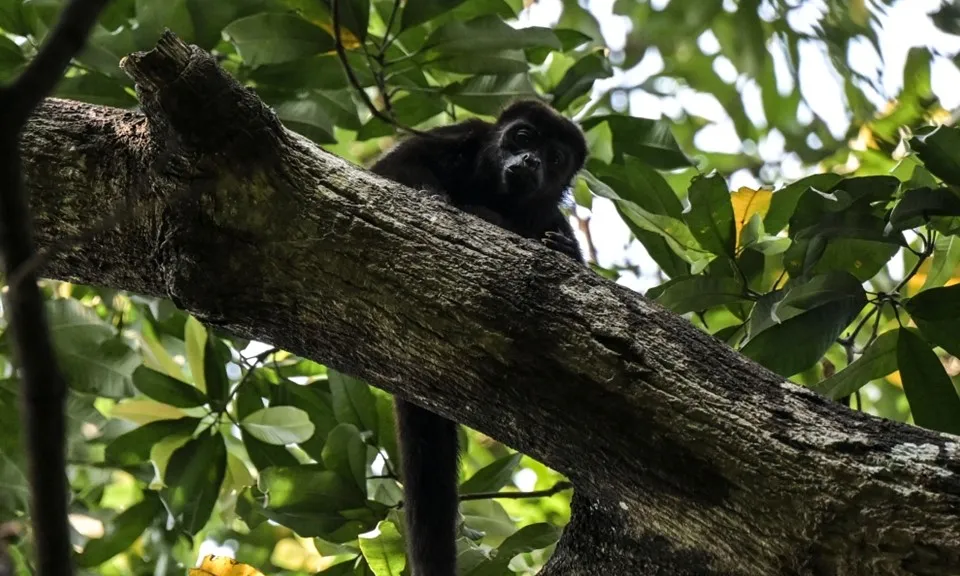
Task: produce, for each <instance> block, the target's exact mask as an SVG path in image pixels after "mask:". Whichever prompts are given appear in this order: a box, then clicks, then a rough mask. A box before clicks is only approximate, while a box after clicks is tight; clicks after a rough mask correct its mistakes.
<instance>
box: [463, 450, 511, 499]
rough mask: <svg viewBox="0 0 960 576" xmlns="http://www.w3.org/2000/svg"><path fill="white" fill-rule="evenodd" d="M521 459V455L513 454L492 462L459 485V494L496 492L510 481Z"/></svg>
mask: <svg viewBox="0 0 960 576" xmlns="http://www.w3.org/2000/svg"><path fill="white" fill-rule="evenodd" d="M521 458H523V454H520V453H514V454H510V455H509V456H504V457H503V458H498V459H497V460H494V461H493V462H491V463H490V464H487V465H486V466H484V467H483V468H481V469H479V470H477V472H476V474H474V475H473V476H471V477H470V478H468V479H467V480H466V481H464V483H463V484H461V485H460V492H461V493H462V494H471V493H476V492H497V491H498V490H500V489H501V488H503V487H504V486H506V485H507V482H509V481H510V478H511V477H512V476H513V471H514V470H515V469H516V467H517V465H518V464H520V459H521Z"/></svg>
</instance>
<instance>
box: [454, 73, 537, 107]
mask: <svg viewBox="0 0 960 576" xmlns="http://www.w3.org/2000/svg"><path fill="white" fill-rule="evenodd" d="M443 94H444V95H445V96H446V97H447V98H448V99H449V100H450V101H451V102H453V103H454V104H456V105H457V106H460V107H461V108H464V109H466V110H469V111H471V112H474V113H476V114H485V115H488V116H496V115H497V114H499V113H500V111H501V110H503V108H504V107H505V106H506V105H507V104H508V103H510V102H512V101H514V100H518V99H520V98H529V97H535V96H536V95H537V92H536V90H535V89H534V87H533V84H531V82H530V76H529V74H527V73H526V72H524V73H522V74H499V75H479V76H471V77H470V78H467V79H466V80H463V81H461V82H455V83H452V84H450V85H448V86H446V87H444V89H443Z"/></svg>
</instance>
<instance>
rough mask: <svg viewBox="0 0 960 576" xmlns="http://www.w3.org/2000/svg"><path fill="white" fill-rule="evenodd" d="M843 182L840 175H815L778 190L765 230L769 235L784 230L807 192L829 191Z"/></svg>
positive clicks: (765, 221) (765, 218)
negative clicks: (810, 190)
mask: <svg viewBox="0 0 960 576" xmlns="http://www.w3.org/2000/svg"><path fill="white" fill-rule="evenodd" d="M841 180H843V177H842V176H840V175H838V174H814V175H812V176H807V177H806V178H802V179H800V180H797V181H796V182H794V183H793V184H790V185H788V186H785V187H783V188H781V189H780V190H777V191H776V192H774V193H773V196H772V197H771V199H770V209H769V210H767V215H766V216H765V217H764V219H763V228H764V230H766V231H767V233H768V234H776V233H777V232H779V231H781V230H783V228H784V227H785V226H786V225H787V223H788V222H789V221H790V217H791V216H793V211H794V209H795V208H796V207H797V202H799V200H800V197H801V196H803V194H804V193H805V192H807V190H809V189H810V188H813V189H814V190H829V189H831V188H833V186H834V185H836V184H837V182H840V181H841Z"/></svg>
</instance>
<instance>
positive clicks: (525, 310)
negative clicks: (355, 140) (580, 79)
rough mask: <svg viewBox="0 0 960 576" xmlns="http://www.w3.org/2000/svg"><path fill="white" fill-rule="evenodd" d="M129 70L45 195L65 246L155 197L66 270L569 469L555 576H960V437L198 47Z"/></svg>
mask: <svg viewBox="0 0 960 576" xmlns="http://www.w3.org/2000/svg"><path fill="white" fill-rule="evenodd" d="M124 67H125V70H127V72H128V73H129V74H130V75H131V76H132V77H133V78H134V79H135V80H136V81H137V83H138V86H139V89H140V95H141V100H142V104H143V110H144V116H141V115H139V114H135V113H131V112H123V111H119V110H113V109H109V108H104V107H96V106H85V105H82V104H76V103H68V102H63V101H58V100H49V101H47V103H46V104H45V105H44V107H43V108H42V109H41V110H40V111H39V113H38V115H37V116H36V118H35V119H34V120H33V121H32V122H31V123H30V124H29V126H28V129H27V133H26V137H25V141H24V146H23V156H24V162H25V168H26V174H27V182H28V187H29V190H30V192H31V194H32V201H33V203H34V209H35V211H36V212H37V214H38V216H39V234H40V237H41V239H42V241H43V242H44V243H45V244H50V243H52V242H53V241H55V239H56V238H58V237H60V236H62V235H63V234H76V233H78V232H80V231H82V230H83V229H84V226H86V225H87V224H86V223H87V222H89V221H90V220H91V219H95V218H96V217H97V216H98V215H102V214H109V213H111V212H112V211H113V210H114V209H115V207H116V206H119V205H122V204H124V203H127V202H134V203H141V202H144V201H147V200H150V201H154V200H155V201H156V202H155V203H154V204H153V205H154V206H155V207H156V208H155V209H147V210H143V211H141V212H140V213H139V214H138V215H137V216H135V217H133V218H132V219H131V220H130V221H129V222H128V223H126V224H124V225H123V226H122V227H118V228H117V229H114V230H111V231H109V232H104V233H101V234H96V235H95V236H94V237H93V239H92V240H91V242H90V243H89V244H88V245H86V246H84V247H83V248H82V249H77V250H73V251H71V252H67V253H62V254H59V255H57V256H56V257H54V258H53V259H52V260H51V261H50V263H49V265H48V266H47V267H46V268H45V269H44V273H45V274H47V275H50V276H53V277H57V278H63V279H69V280H74V281H79V282H84V283H91V284H106V285H109V286H112V287H115V288H122V289H127V290H132V291H135V292H141V293H146V294H153V295H161V296H169V297H171V298H173V299H174V300H175V302H177V303H179V305H181V306H183V307H184V308H186V309H188V310H190V311H191V312H193V313H194V314H197V315H198V316H200V317H202V318H203V319H205V320H207V321H210V322H214V323H216V324H219V325H221V326H223V327H224V328H226V329H228V330H232V331H235V332H237V333H239V334H242V335H245V336H249V337H255V338H257V339H259V340H262V341H266V342H270V343H272V344H273V345H276V346H278V347H280V348H284V349H287V350H290V351H292V352H294V353H297V354H301V355H304V356H307V357H310V358H313V359H316V360H317V361H320V362H324V363H326V364H328V365H330V366H332V367H335V368H337V369H340V370H342V371H344V372H347V373H349V374H353V375H355V376H358V377H361V378H364V379H366V380H367V381H369V382H370V383H371V384H373V385H376V386H379V387H381V388H383V389H385V390H388V391H390V392H394V393H397V394H401V395H403V396H405V397H407V398H410V399H411V400H413V401H415V402H418V403H421V404H423V405H424V406H427V407H429V408H431V409H433V410H436V411H437V412H439V413H441V414H443V415H445V416H448V417H451V418H453V419H455V420H457V421H460V422H463V423H465V424H468V425H470V426H472V427H474V428H476V429H478V430H481V431H483V432H484V433H486V434H489V435H490V436H492V437H495V438H497V439H499V440H502V441H504V442H506V443H508V444H510V445H511V446H513V447H515V448H517V449H519V450H521V451H523V452H525V453H528V454H530V455H531V456H533V457H535V458H537V459H539V460H541V461H543V462H544V463H546V464H548V465H550V466H552V467H553V468H555V469H557V470H559V471H561V472H563V473H565V474H567V475H568V476H569V477H570V478H571V480H572V481H573V482H574V485H575V486H576V493H575V499H574V501H575V514H574V519H573V521H572V523H571V525H570V527H569V528H568V529H567V531H566V532H565V534H564V537H563V541H562V543H561V545H560V546H559V547H558V550H557V552H556V554H555V555H554V558H553V559H552V560H551V563H550V565H549V566H548V567H547V568H546V569H545V574H546V575H547V576H579V575H584V576H586V575H588V574H589V575H591V576H595V575H596V574H611V575H628V574H630V575H632V574H654V573H661V574H698V575H709V574H758V575H769V574H864V575H866V574H952V573H955V572H956V568H957V566H958V565H960V522H958V513H960V477H958V475H960V445H958V440H957V438H955V437H952V436H947V435H942V434H936V433H933V432H929V431H926V430H922V429H918V428H915V427H910V426H906V425H903V424H899V423H895V422H890V421H885V420H881V419H877V418H874V417H871V416H868V415H864V414H860V413H855V412H852V411H850V410H848V409H846V408H844V407H842V406H839V405H837V404H835V403H833V402H830V401H828V400H827V399H825V398H823V397H821V396H818V395H816V394H814V393H812V392H809V391H806V390H803V389H801V388H799V387H797V386H794V385H792V384H790V383H787V382H785V381H784V380H783V379H782V378H780V377H778V376H776V375H774V374H772V373H770V372H769V371H767V370H764V369H762V368H760V367H759V366H757V365H756V364H754V363H752V362H750V361H748V360H746V359H744V358H743V357H741V356H740V355H738V354H736V353H735V352H733V351H732V350H730V349H729V348H728V347H726V346H724V345H723V344H721V343H719V342H718V341H716V340H714V339H713V338H711V337H710V336H708V335H705V334H703V333H701V332H700V331H698V330H696V329H695V328H694V327H693V326H691V325H690V324H689V322H687V321H685V320H684V319H682V318H680V317H677V316H675V315H673V314H671V313H668V312H666V311H664V310H663V309H661V308H660V307H658V306H656V305H654V304H652V303H650V302H649V301H647V300H646V299H644V298H643V297H642V296H640V295H638V294H636V293H634V292H631V291H630V290H628V289H626V288H623V287H621V286H618V285H616V284H613V283H611V282H608V281H606V280H604V279H602V278H599V277H598V276H596V275H594V274H592V273H591V272H589V271H588V270H585V269H583V268H581V267H578V266H577V265H575V264H574V263H572V262H568V261H567V260H566V259H564V258H563V257H562V256H560V255H556V254H554V253H552V252H550V251H549V250H548V249H546V248H544V247H542V246H540V245H538V243H536V242H532V241H527V240H523V239H521V238H519V237H516V236H512V235H508V234H506V233H503V232H501V231H499V230H498V229H496V228H494V227H492V226H489V225H487V224H485V223H483V222H481V221H479V220H478V219H474V218H472V217H470V216H467V215H465V214H462V213H460V212H458V211H456V210H453V209H451V208H449V207H446V206H443V205H441V204H439V203H436V202H433V201H430V200H425V199H423V198H422V197H421V196H420V195H418V194H416V193H415V192H414V191H411V190H408V189H405V188H402V187H399V186H396V185H392V184H391V183H389V182H387V181H385V180H383V179H380V178H377V177H375V176H373V175H371V174H370V173H368V172H365V171H362V170H359V169H357V168H356V167H353V166H350V165H349V164H348V163H347V162H345V161H343V160H342V159H339V158H336V157H335V156H332V155H330V154H328V153H325V152H324V151H322V150H321V149H320V148H319V147H317V146H315V145H313V144H311V143H310V142H308V141H307V140H305V139H304V138H301V137H299V136H297V135H295V134H293V133H291V132H288V131H285V130H284V129H283V128H282V127H281V125H280V124H279V122H278V121H277V119H276V118H275V117H274V116H273V114H272V113H271V112H270V111H269V110H268V109H267V108H266V107H265V106H263V105H262V104H261V103H260V102H259V101H258V100H257V99H256V97H255V96H254V95H253V93H251V92H250V91H248V90H245V89H242V88H241V87H239V86H238V85H237V84H235V83H234V82H233V80H232V79H230V78H229V76H227V75H226V73H224V72H223V71H222V70H220V69H219V68H218V67H217V66H216V65H215V64H214V63H213V61H212V60H211V59H210V58H209V57H208V55H206V54H205V53H203V52H202V51H199V50H198V49H195V48H189V49H188V48H187V47H185V46H183V45H181V44H179V43H178V41H176V39H175V38H172V37H170V36H166V37H164V38H163V39H162V40H161V42H160V44H159V46H158V48H157V49H156V50H155V51H153V52H151V53H148V54H138V55H135V56H131V57H130V58H129V59H128V60H127V61H126V62H125V63H124ZM210 95H216V96H215V98H214V97H211V96H210ZM158 158H164V161H163V162H158Z"/></svg>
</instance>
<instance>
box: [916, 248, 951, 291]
mask: <svg viewBox="0 0 960 576" xmlns="http://www.w3.org/2000/svg"><path fill="white" fill-rule="evenodd" d="M958 266H960V236H940V237H938V238H937V239H936V241H935V242H934V250H933V261H932V262H931V264H930V269H929V270H927V279H926V280H925V281H924V282H923V287H922V288H921V290H927V289H929V288H937V287H939V286H943V285H944V284H946V283H947V281H948V280H950V279H951V278H953V277H954V272H955V271H956V270H957V267H958Z"/></svg>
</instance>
